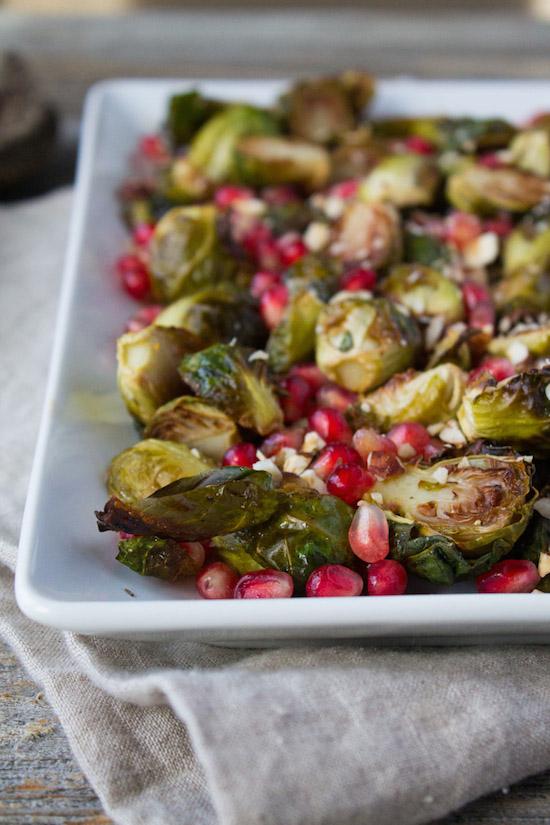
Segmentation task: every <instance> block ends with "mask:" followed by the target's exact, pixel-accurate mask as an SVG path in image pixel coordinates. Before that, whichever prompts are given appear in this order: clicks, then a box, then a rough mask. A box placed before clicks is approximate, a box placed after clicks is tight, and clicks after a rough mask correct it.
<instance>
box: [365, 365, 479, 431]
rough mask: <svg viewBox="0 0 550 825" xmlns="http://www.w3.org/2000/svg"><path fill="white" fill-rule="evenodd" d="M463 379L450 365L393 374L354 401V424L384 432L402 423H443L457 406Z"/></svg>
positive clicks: (461, 391) (453, 412) (461, 392)
mask: <svg viewBox="0 0 550 825" xmlns="http://www.w3.org/2000/svg"><path fill="white" fill-rule="evenodd" d="M466 380H467V376H466V374H465V373H464V372H462V370H461V369H460V368H459V367H457V366H455V365H454V364H442V365H441V366H439V367H435V369H431V370H427V371H426V372H415V371H414V370H408V371H407V372H403V373H401V374H400V375H394V376H393V377H392V378H390V380H389V381H387V382H386V383H385V384H384V385H383V386H382V387H379V388H378V389H377V390H374V392H371V393H369V394H368V395H366V396H365V397H364V398H363V399H362V400H361V401H359V402H358V405H357V407H356V408H355V409H354V419H353V420H354V424H356V425H357V426H362V427H364V426H367V427H376V428H377V429H380V430H382V431H384V432H386V431H387V430H389V429H390V427H392V426H393V425H394V424H400V423H402V422H405V421H417V422H418V423H420V424H425V425H428V424H435V423H437V422H439V421H446V420H447V419H449V418H452V417H453V416H454V414H455V413H456V411H457V410H458V408H459V406H460V402H461V399H462V395H463V393H464V389H465V387H466Z"/></svg>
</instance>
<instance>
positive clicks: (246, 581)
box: [235, 570, 294, 599]
mask: <svg viewBox="0 0 550 825" xmlns="http://www.w3.org/2000/svg"><path fill="white" fill-rule="evenodd" d="M293 593H294V581H293V580H292V576H289V574H288V573H283V572H282V571H281V570H257V571H256V572H254V573H245V575H244V576H241V578H240V579H239V581H238V582H237V584H236V585H235V598H236V599H290V597H291V596H292V594H293Z"/></svg>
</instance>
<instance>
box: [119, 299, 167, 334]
mask: <svg viewBox="0 0 550 825" xmlns="http://www.w3.org/2000/svg"><path fill="white" fill-rule="evenodd" d="M163 309H164V307H162V306H161V305H160V304H149V305H148V306H144V307H141V309H138V311H137V312H136V314H135V315H132V317H131V318H130V319H129V320H128V321H127V323H126V331H127V332H139V331H140V329H145V327H148V326H150V325H151V324H152V323H153V321H154V320H155V319H156V318H157V317H158V315H159V314H160V313H161V312H162V310H163Z"/></svg>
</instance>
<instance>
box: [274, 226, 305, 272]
mask: <svg viewBox="0 0 550 825" xmlns="http://www.w3.org/2000/svg"><path fill="white" fill-rule="evenodd" d="M277 249H278V250H279V255H280V257H281V262H282V264H283V266H291V265H292V264H293V263H295V262H296V261H299V260H300V258H303V257H304V255H306V254H307V252H308V248H307V246H306V245H305V243H304V242H303V240H302V239H301V238H300V236H299V235H295V234H294V233H289V234H287V235H282V236H281V237H280V238H279V241H278V243H277Z"/></svg>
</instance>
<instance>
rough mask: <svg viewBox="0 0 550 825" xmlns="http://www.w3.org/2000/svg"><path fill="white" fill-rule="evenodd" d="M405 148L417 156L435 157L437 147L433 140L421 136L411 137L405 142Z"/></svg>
mask: <svg viewBox="0 0 550 825" xmlns="http://www.w3.org/2000/svg"><path fill="white" fill-rule="evenodd" d="M404 144H405V148H406V149H408V150H409V152H414V153H415V154H416V155H433V154H434V152H435V146H434V145H433V143H432V142H431V140H427V139H426V138H423V137H420V135H411V136H410V137H408V138H406V139H405V141H404Z"/></svg>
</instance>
